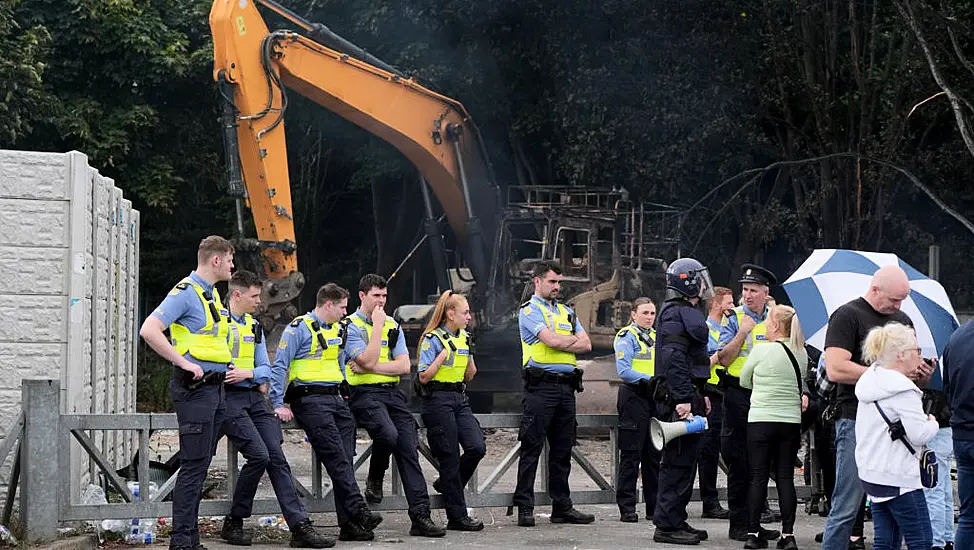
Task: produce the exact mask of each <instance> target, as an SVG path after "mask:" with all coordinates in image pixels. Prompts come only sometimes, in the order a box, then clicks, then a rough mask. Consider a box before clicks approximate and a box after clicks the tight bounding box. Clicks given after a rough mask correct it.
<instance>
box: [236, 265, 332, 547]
mask: <svg viewBox="0 0 974 550" xmlns="http://www.w3.org/2000/svg"><path fill="white" fill-rule="evenodd" d="M228 290H229V292H230V354H231V356H232V357H233V365H234V368H233V369H231V370H230V371H228V372H227V379H226V382H227V386H226V402H227V413H226V421H225V422H224V423H223V429H222V430H221V431H222V432H223V433H225V434H226V435H228V436H229V437H230V439H231V440H232V441H233V444H234V445H236V447H237V449H239V450H240V452H241V454H243V456H244V458H245V459H246V460H247V463H246V464H244V466H243V468H242V469H241V470H240V475H239V476H238V477H237V485H236V488H235V489H234V492H233V500H232V501H231V504H230V514H229V515H228V516H227V517H226V518H224V520H223V530H222V531H221V533H220V536H221V537H222V538H223V539H224V540H226V541H227V542H228V543H230V544H232V545H235V546H250V545H251V536H250V534H249V533H247V532H245V531H244V530H243V520H244V518H248V517H250V514H251V511H252V510H253V504H254V495H256V494H257V486H258V485H259V484H260V478H261V477H262V476H263V475H264V471H265V470H266V471H267V475H268V476H269V477H270V479H271V485H273V486H274V493H275V494H276V495H277V502H278V504H280V506H281V512H282V513H283V514H284V519H285V520H287V524H288V527H289V529H290V531H291V547H292V548H331V547H332V546H334V545H335V540H334V539H331V538H327V537H324V536H322V535H320V534H318V533H317V532H316V531H315V529H314V527H312V526H311V520H310V519H309V517H308V511H307V510H306V509H305V507H304V504H303V503H302V502H301V500H300V499H299V498H298V492H297V491H296V490H295V488H294V483H293V482H292V479H291V468H290V466H289V465H288V463H287V458H286V457H285V456H284V451H283V450H282V449H281V442H282V441H283V440H284V434H283V433H282V431H281V421H280V420H279V419H278V418H277V417H276V416H274V413H273V412H272V411H271V409H270V408H268V406H267V401H265V400H264V394H263V393H262V392H261V384H264V383H266V382H267V381H268V380H270V375H271V363H270V361H269V360H268V358H267V345H266V343H265V342H264V333H263V330H261V327H260V323H258V322H257V321H256V320H255V319H254V318H253V316H252V314H253V313H254V311H256V310H257V306H259V305H260V292H261V281H260V278H259V277H258V276H257V275H256V274H254V273H252V272H250V271H245V270H239V271H237V272H236V273H234V274H233V277H231V278H230V285H229V289H228Z"/></svg>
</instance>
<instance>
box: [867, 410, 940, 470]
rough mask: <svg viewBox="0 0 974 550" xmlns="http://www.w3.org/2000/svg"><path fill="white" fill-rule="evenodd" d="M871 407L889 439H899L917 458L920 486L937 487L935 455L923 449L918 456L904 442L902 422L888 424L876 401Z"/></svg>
mask: <svg viewBox="0 0 974 550" xmlns="http://www.w3.org/2000/svg"><path fill="white" fill-rule="evenodd" d="M873 405H876V410H877V411H879V416H882V417H883V420H885V421H886V425H887V426H889V437H890V438H891V439H892V440H893V441H896V440H897V439H899V440H900V441H902V442H903V444H904V445H906V450H908V451H910V454H911V455H913V456H915V457H916V458H917V461H919V463H920V484H921V485H923V486H924V487H926V488H927V489H933V488H934V487H936V486H937V479H938V476H939V472H938V470H937V454H936V453H934V452H933V451H931V450H930V449H924V450H923V452H922V453H920V454H919V455H918V454H917V452H916V449H914V448H913V445H910V442H909V441H907V440H906V428H904V427H903V422H902V421H900V420H897V421H896V422H890V420H889V417H888V416H886V412H885V411H883V408H882V407H880V406H879V402H878V401H873Z"/></svg>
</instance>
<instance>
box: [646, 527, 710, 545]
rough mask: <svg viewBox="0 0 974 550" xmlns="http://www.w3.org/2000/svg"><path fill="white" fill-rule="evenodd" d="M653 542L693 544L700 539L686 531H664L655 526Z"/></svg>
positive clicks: (698, 542) (697, 542)
mask: <svg viewBox="0 0 974 550" xmlns="http://www.w3.org/2000/svg"><path fill="white" fill-rule="evenodd" d="M653 542H662V543H666V544H683V545H686V546H693V545H697V544H700V539H698V538H697V536H696V535H694V534H692V533H687V532H686V531H664V530H662V529H660V528H659V527H657V528H656V532H655V533H653Z"/></svg>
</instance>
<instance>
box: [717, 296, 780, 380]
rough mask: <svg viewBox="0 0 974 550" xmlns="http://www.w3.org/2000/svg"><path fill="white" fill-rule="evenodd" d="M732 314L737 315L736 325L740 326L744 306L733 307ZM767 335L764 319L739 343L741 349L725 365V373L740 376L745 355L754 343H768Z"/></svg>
mask: <svg viewBox="0 0 974 550" xmlns="http://www.w3.org/2000/svg"><path fill="white" fill-rule="evenodd" d="M734 314H735V315H737V326H738V327H740V326H741V321H742V320H744V316H745V315H747V314H746V313H744V306H737V307H735V308H734ZM767 336H768V328H767V326H766V325H765V324H764V321H761V322H760V323H758V324H756V325H754V328H753V329H751V333H750V334H748V335H747V338H746V339H745V340H744V343H743V344H741V351H740V352H739V353H738V354H737V358H735V359H734V360H733V361H732V362H731V364H730V365H727V374H729V375H731V376H736V377H738V378H740V376H741V368H742V367H743V366H744V363H745V362H746V361H747V356H748V355H751V350H752V349H754V346H755V345H760V344H767V343H769V342H770V341H769V340H768V338H767Z"/></svg>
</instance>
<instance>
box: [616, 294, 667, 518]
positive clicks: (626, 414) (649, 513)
mask: <svg viewBox="0 0 974 550" xmlns="http://www.w3.org/2000/svg"><path fill="white" fill-rule="evenodd" d="M655 320H656V304H654V303H653V301H652V300H650V299H649V298H637V299H636V300H635V301H633V303H632V323H630V324H629V325H628V326H627V327H625V328H623V329H622V330H620V331H619V332H618V333H617V334H616V338H615V342H614V344H613V347H614V348H615V352H616V371H618V373H619V378H621V379H622V382H623V384H621V385H620V386H619V399H618V401H617V402H616V407H617V408H618V410H619V451H620V460H619V478H618V480H617V482H616V503H617V504H618V505H619V519H620V520H621V521H624V522H626V523H636V522H638V521H639V514H637V513H636V501H637V499H636V481H637V480H638V478H639V473H640V470H641V471H642V475H643V499H644V500H645V501H646V519H648V520H651V519H652V518H653V513H654V512H655V510H656V483H657V478H658V477H659V458H660V454H659V451H657V450H656V447H653V443H652V441H651V440H650V437H649V421H650V419H652V418H653V417H655V416H656V403H655V402H654V401H653V395H652V391H651V389H650V381H651V380H652V379H653V372H654V363H655V361H654V357H653V352H654V348H655V344H656V331H655V330H653V321H655ZM640 466H641V468H640Z"/></svg>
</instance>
